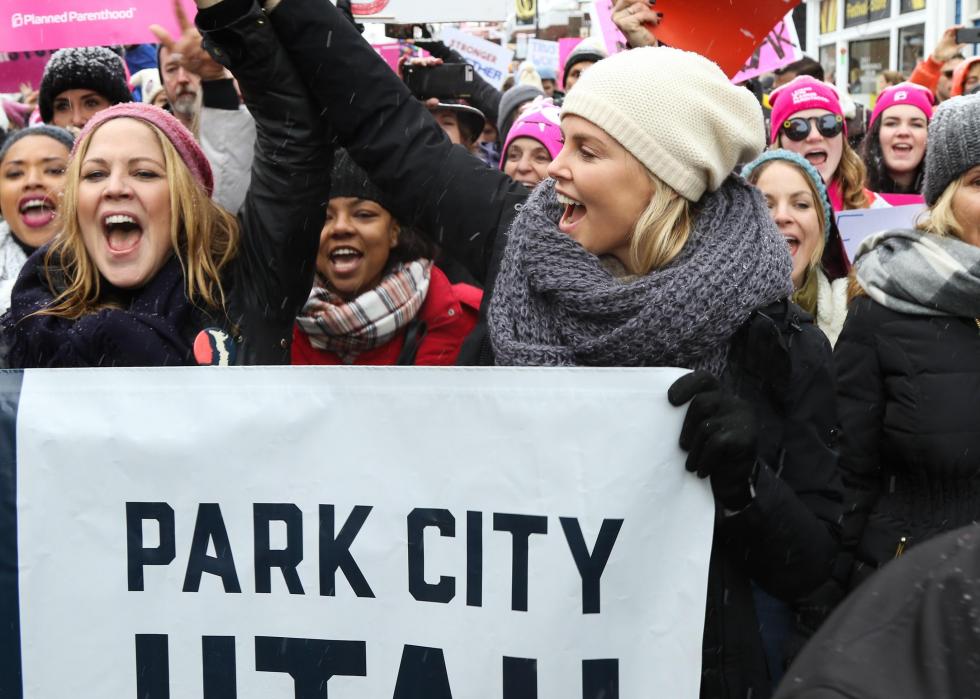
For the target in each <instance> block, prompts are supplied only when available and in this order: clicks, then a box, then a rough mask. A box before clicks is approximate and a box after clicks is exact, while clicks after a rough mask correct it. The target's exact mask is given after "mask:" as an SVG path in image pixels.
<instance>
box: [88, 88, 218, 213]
mask: <svg viewBox="0 0 980 699" xmlns="http://www.w3.org/2000/svg"><path fill="white" fill-rule="evenodd" d="M121 117H128V118H130V119H139V120H140V121H145V122H146V123H148V124H152V125H153V126H155V127H157V128H158V129H160V131H162V132H163V134H164V135H165V136H166V137H167V138H168V139H169V140H170V143H172V144H173V147H174V149H176V151H177V153H178V154H179V155H180V159H181V160H183V161H184V165H186V166H187V169H188V170H190V171H191V175H193V176H194V179H195V180H197V181H198V183H199V184H200V185H201V186H202V187H204V190H205V191H206V192H207V193H208V196H209V197H210V196H211V195H212V194H213V193H214V175H212V174H211V164H210V163H209V162H208V159H207V156H205V155H204V151H203V150H201V146H199V145H198V144H197V141H196V140H195V139H194V136H193V134H191V132H190V131H188V130H187V128H186V127H185V126H184V125H183V124H181V123H180V122H179V121H178V120H177V118H176V117H175V116H174V115H173V114H171V113H170V112H168V111H166V110H164V109H161V108H160V107H154V106H153V105H151V104H142V103H140V102H126V103H124V104H117V105H113V106H112V107H109V108H108V109H103V110H102V111H101V112H98V113H97V114H96V115H95V116H93V117H92V118H91V119H89V120H88V123H87V124H85V127H84V128H83V129H82V132H81V133H80V134H78V138H76V139H75V147H74V148H72V151H71V154H72V155H73V156H74V155H75V151H77V150H78V144H80V143H82V142H83V141H85V139H86V138H87V137H88V136H89V135H90V134H91V133H92V132H93V131H95V130H96V129H97V128H99V127H100V126H101V125H102V124H104V123H105V122H107V121H109V120H110V119H118V118H121Z"/></svg>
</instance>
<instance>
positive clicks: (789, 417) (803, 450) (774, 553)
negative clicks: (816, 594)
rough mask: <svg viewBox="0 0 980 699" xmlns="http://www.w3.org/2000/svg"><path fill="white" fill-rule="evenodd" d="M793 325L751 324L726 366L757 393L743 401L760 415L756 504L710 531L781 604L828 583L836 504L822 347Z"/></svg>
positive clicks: (818, 335) (828, 365)
mask: <svg viewBox="0 0 980 699" xmlns="http://www.w3.org/2000/svg"><path fill="white" fill-rule="evenodd" d="M791 308H792V307H791ZM790 313H791V314H792V313H793V311H792V310H791V311H790ZM792 322H793V323H794V325H795V326H796V327H797V330H796V331H795V332H791V333H789V334H788V335H786V334H783V335H780V334H778V333H776V332H773V328H772V327H771V326H768V325H767V324H760V323H754V324H753V325H754V326H755V327H754V328H751V331H750V335H749V336H748V337H743V338H741V340H740V342H741V356H738V354H737V353H736V355H734V356H733V359H735V358H736V357H737V361H739V362H740V363H744V364H745V365H746V366H745V367H744V371H745V372H746V375H747V376H752V375H755V376H756V377H757V378H758V379H760V380H759V381H758V382H756V381H748V382H745V381H743V387H744V386H747V385H753V384H754V385H756V386H758V387H759V390H757V391H751V390H750V391H748V396H751V398H752V399H753V400H754V401H757V402H758V405H759V406H760V409H759V414H760V423H761V425H762V430H763V434H762V436H761V439H760V452H759V458H760V468H759V473H758V478H757V480H756V483H755V497H754V498H753V501H752V503H751V504H750V505H749V506H748V507H747V508H745V509H744V510H742V511H740V512H738V513H735V514H731V515H729V516H725V517H722V519H721V523H720V528H719V535H720V537H721V541H722V542H723V544H722V545H725V546H726V547H728V548H729V549H730V550H729V551H728V553H729V556H730V558H731V559H732V560H735V561H739V562H740V564H741V565H743V566H744V567H745V569H746V571H747V572H748V574H749V575H750V576H751V577H752V579H753V580H754V581H756V582H757V583H758V584H759V585H760V586H761V587H762V588H763V589H765V590H766V591H767V592H769V593H770V594H772V595H773V596H775V597H778V598H780V599H783V600H786V601H791V600H793V599H796V598H798V597H800V596H802V595H805V594H806V593H808V592H810V591H811V590H813V589H815V588H816V587H817V586H819V585H820V584H822V583H823V582H824V581H825V580H827V578H828V577H829V575H830V572H831V568H832V565H833V561H834V558H835V556H836V554H837V550H838V544H839V533H840V532H839V520H840V516H841V500H842V495H841V490H842V487H841V482H840V475H839V471H838V453H837V445H836V434H837V426H838V425H837V411H836V409H835V403H834V376H833V360H832V357H831V350H830V344H829V343H828V341H827V338H826V337H825V336H824V335H823V333H822V332H820V330H818V329H817V328H816V327H815V326H814V325H813V324H812V323H809V322H799V323H798V322H797V321H795V320H793V321H792ZM766 347H769V348H770V349H765V348H766Z"/></svg>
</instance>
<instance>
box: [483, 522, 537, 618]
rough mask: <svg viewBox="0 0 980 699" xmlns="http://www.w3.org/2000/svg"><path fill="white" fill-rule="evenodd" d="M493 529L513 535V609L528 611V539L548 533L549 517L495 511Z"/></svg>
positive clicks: (511, 587)
mask: <svg viewBox="0 0 980 699" xmlns="http://www.w3.org/2000/svg"><path fill="white" fill-rule="evenodd" d="M493 529H494V531H498V532H510V533H511V535H512V539H513V542H512V547H513V549H512V556H511V586H510V589H511V603H510V606H511V609H513V610H514V611H515V612H526V611H527V568H528V561H527V557H528V539H530V538H531V535H532V534H547V533H548V518H547V517H544V516H541V515H510V514H503V513H500V512H495V513H494V514H493Z"/></svg>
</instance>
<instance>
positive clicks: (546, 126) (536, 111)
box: [500, 98, 561, 170]
mask: <svg viewBox="0 0 980 699" xmlns="http://www.w3.org/2000/svg"><path fill="white" fill-rule="evenodd" d="M560 115H561V110H560V109H559V108H558V107H556V106H555V105H554V103H553V102H552V101H551V100H550V99H541V98H538V99H537V100H535V101H534V102H532V103H531V104H530V106H528V108H527V109H526V110H525V111H524V113H523V114H521V116H519V117H518V118H517V121H515V122H514V125H513V126H511V127H510V131H508V132H507V140H506V141H504V147H503V150H501V152H500V153H501V154H500V169H501V170H503V169H504V163H505V162H507V149H508V148H510V144H511V143H513V141H514V139H515V138H533V139H534V140H535V141H537V142H539V143H540V144H541V145H543V146H544V147H545V148H547V149H548V152H549V153H551V159H552V160H554V159H555V158H557V157H558V153H559V152H560V151H561V121H560Z"/></svg>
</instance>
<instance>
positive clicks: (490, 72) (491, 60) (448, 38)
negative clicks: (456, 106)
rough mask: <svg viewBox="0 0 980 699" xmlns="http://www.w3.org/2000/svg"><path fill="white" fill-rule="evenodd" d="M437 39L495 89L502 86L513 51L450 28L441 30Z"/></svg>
mask: <svg viewBox="0 0 980 699" xmlns="http://www.w3.org/2000/svg"><path fill="white" fill-rule="evenodd" d="M439 38H440V39H442V42H443V43H444V44H445V45H446V46H448V47H449V48H451V49H454V50H455V51H458V52H459V53H460V55H462V56H463V60H465V61H466V62H467V63H469V64H470V65H471V66H473V67H474V68H475V69H476V71H477V72H478V73H479V74H480V75H482V76H483V78H484V79H485V80H486V81H487V82H488V83H490V84H491V85H493V86H494V87H495V88H497V89H498V90H499V89H500V87H501V86H502V85H503V84H504V80H506V79H507V69H508V66H509V65H510V61H511V59H512V58H513V57H514V52H513V51H511V50H510V49H508V48H506V47H503V46H499V45H497V44H495V43H493V42H492V41H487V40H486V39H481V38H480V37H477V36H473V35H472V34H467V33H466V32H463V31H460V30H459V29H454V28H452V27H446V28H445V29H443V30H442V32H441V34H440V36H439Z"/></svg>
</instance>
